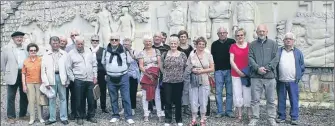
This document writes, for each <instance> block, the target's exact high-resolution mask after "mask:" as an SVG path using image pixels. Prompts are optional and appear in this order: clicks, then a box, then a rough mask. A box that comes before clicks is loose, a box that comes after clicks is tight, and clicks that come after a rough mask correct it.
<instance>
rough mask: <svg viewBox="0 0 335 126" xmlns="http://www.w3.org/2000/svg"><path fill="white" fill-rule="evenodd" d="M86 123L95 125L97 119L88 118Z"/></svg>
mask: <svg viewBox="0 0 335 126" xmlns="http://www.w3.org/2000/svg"><path fill="white" fill-rule="evenodd" d="M87 121H89V122H91V123H97V122H98V121H97V119H95V118H88V119H87Z"/></svg>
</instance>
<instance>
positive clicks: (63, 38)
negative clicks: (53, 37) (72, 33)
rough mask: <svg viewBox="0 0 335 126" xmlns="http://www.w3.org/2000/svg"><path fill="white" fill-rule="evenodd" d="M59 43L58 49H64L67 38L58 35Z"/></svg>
mask: <svg viewBox="0 0 335 126" xmlns="http://www.w3.org/2000/svg"><path fill="white" fill-rule="evenodd" d="M59 40H60V43H59V49H61V50H63V51H65V49H66V45H67V39H66V37H65V36H60V37H59Z"/></svg>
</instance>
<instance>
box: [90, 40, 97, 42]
mask: <svg viewBox="0 0 335 126" xmlns="http://www.w3.org/2000/svg"><path fill="white" fill-rule="evenodd" d="M91 41H92V42H99V40H91Z"/></svg>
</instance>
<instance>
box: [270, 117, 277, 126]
mask: <svg viewBox="0 0 335 126" xmlns="http://www.w3.org/2000/svg"><path fill="white" fill-rule="evenodd" d="M268 121H269V123H270V126H277V123H276V120H275V119H269V120H268Z"/></svg>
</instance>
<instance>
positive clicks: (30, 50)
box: [29, 50, 37, 52]
mask: <svg viewBox="0 0 335 126" xmlns="http://www.w3.org/2000/svg"><path fill="white" fill-rule="evenodd" d="M29 52H37V50H29Z"/></svg>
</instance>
